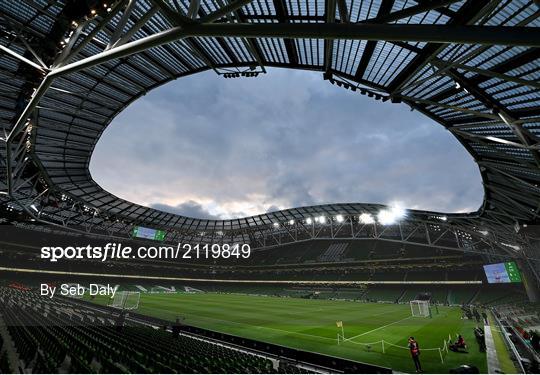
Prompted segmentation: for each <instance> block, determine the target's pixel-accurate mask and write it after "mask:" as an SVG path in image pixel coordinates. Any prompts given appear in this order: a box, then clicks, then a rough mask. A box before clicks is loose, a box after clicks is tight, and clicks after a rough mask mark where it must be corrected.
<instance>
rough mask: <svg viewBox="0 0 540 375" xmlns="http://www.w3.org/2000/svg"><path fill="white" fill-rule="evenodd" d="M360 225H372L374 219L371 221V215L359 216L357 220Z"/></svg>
mask: <svg viewBox="0 0 540 375" xmlns="http://www.w3.org/2000/svg"><path fill="white" fill-rule="evenodd" d="M358 219H359V220H360V222H361V223H362V224H373V223H375V219H373V216H371V214H367V213H364V214H362V215H360V217H359V218H358Z"/></svg>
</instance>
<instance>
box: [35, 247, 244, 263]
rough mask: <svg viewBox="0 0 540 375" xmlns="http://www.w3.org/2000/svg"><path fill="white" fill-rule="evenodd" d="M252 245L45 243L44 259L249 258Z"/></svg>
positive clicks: (43, 248)
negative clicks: (60, 244) (62, 245)
mask: <svg viewBox="0 0 540 375" xmlns="http://www.w3.org/2000/svg"><path fill="white" fill-rule="evenodd" d="M250 255H251V248H250V246H249V245H248V244H234V245H229V244H204V245H200V244H196V245H191V244H181V243H179V244H178V245H177V246H176V247H174V246H149V247H145V246H141V247H138V248H135V249H134V248H132V247H130V246H123V245H122V244H121V243H108V244H106V245H105V246H103V247H101V246H91V245H87V246H67V247H61V246H44V247H42V248H41V255H40V256H41V259H48V260H49V261H51V262H57V261H58V260H60V259H98V260H101V261H102V262H105V261H106V260H108V259H113V260H114V259H136V258H138V259H179V258H181V259H219V258H222V259H228V258H237V259H239V258H244V259H246V258H249V257H250Z"/></svg>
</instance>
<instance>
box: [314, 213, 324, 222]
mask: <svg viewBox="0 0 540 375" xmlns="http://www.w3.org/2000/svg"><path fill="white" fill-rule="evenodd" d="M315 222H316V223H319V224H325V223H326V217H324V216H322V215H321V216H317V217H316V218H315Z"/></svg>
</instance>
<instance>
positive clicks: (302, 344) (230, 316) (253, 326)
mask: <svg viewBox="0 0 540 375" xmlns="http://www.w3.org/2000/svg"><path fill="white" fill-rule="evenodd" d="M94 302H97V303H99V302H101V303H104V302H105V300H104V299H99V298H97V299H95V300H94ZM138 312H139V313H141V314H145V315H149V316H154V317H158V318H162V319H167V320H171V321H173V320H174V319H175V318H176V317H179V316H181V317H185V318H186V321H185V323H186V324H189V325H193V326H198V327H202V328H207V329H210V330H214V331H219V332H224V333H229V334H233V335H237V336H242V337H246V338H251V339H256V340H261V341H265V342H269V343H275V344H280V345H284V346H288V347H292V348H298V349H302V350H308V351H313V352H319V353H324V354H329V355H333V356H338V357H342V358H348V359H352V360H356V361H361V362H366V363H372V364H377V365H380V366H385V367H390V368H392V369H394V370H396V371H403V372H413V371H414V365H413V363H412V360H411V358H410V355H409V352H408V350H406V349H401V348H397V347H393V346H390V345H388V344H386V348H385V349H386V350H385V353H382V346H381V344H373V345H371V348H368V347H367V346H366V345H362V343H371V342H377V341H380V340H383V339H384V340H385V342H386V343H390V344H393V345H399V346H406V345H407V338H408V337H409V336H411V335H412V336H415V338H416V339H417V340H418V342H419V344H420V348H421V349H423V350H422V351H421V361H422V366H423V370H424V372H429V373H441V372H442V373H446V372H448V370H449V369H451V368H453V367H457V366H459V365H461V364H473V365H475V366H477V367H478V368H479V369H480V371H482V372H484V373H485V372H487V365H486V359H485V354H484V353H481V352H480V351H479V350H478V347H477V345H476V342H475V339H474V334H473V328H474V323H473V322H469V321H467V320H462V319H460V317H461V312H460V310H459V309H458V308H453V307H439V314H434V316H433V318H432V319H430V318H414V317H411V313H410V307H409V305H395V304H382V303H360V302H349V301H330V300H306V299H298V298H279V297H263V296H251V295H241V294H217V293H201V294H182V293H177V294H141V300H140V304H139V309H138ZM337 320H341V321H343V323H344V327H345V337H346V338H347V341H346V342H344V343H342V344H340V345H338V343H337V339H336V338H337V333H338V328H337V327H336V321H337ZM456 333H461V334H462V335H463V336H464V337H465V340H466V341H467V342H468V343H469V346H470V348H469V353H468V354H463V353H453V352H449V353H448V354H447V353H444V354H443V357H444V363H441V359H440V356H439V352H438V351H437V350H426V349H428V348H438V347H442V346H443V341H444V340H445V339H448V335H449V334H450V335H452V337H453V338H455V335H456Z"/></svg>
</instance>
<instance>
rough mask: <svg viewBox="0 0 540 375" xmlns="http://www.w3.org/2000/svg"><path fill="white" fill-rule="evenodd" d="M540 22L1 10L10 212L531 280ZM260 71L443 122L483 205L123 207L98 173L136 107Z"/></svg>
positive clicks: (388, 15) (376, 9)
mask: <svg viewBox="0 0 540 375" xmlns="http://www.w3.org/2000/svg"><path fill="white" fill-rule="evenodd" d="M539 17H540V7H539V5H538V3H537V2H533V1H524V0H513V1H488V0H460V1H456V0H435V1H431V2H427V1H417V2H415V1H403V0H367V1H360V2H358V1H354V0H353V1H349V0H326V1H325V2H317V1H311V0H309V1H301V2H290V1H285V0H237V1H230V2H224V1H217V0H216V1H214V0H208V1H197V0H192V1H191V2H188V1H184V0H170V1H167V0H116V1H105V0H95V1H90V0H88V1H68V0H66V1H52V2H51V1H29V0H21V1H4V2H2V3H1V4H0V51H1V54H0V67H1V68H0V87H1V88H2V90H1V93H0V120H1V124H2V128H3V134H2V139H1V142H0V153H1V157H0V170H1V172H0V202H1V209H2V210H3V212H2V215H3V216H5V217H6V218H8V220H9V221H11V222H17V223H19V224H21V225H24V226H27V227H32V226H35V225H38V224H39V223H46V224H52V225H54V226H56V227H59V228H67V229H70V230H74V231H80V232H84V233H89V234H94V235H96V236H113V237H118V238H129V237H130V235H131V233H132V232H133V229H134V228H135V227H137V226H143V227H148V228H155V229H160V230H164V231H165V233H166V241H167V242H171V243H172V242H181V243H249V244H250V245H251V246H252V248H268V247H273V246H280V245H284V244H288V243H295V242H302V241H306V240H310V239H380V240H384V241H390V242H400V243H404V244H412V245H415V246H416V245H418V246H427V247H432V248H433V247H436V248H442V249H450V250H456V249H457V250H460V251H463V252H470V253H476V254H481V255H483V256H485V257H486V258H487V259H488V260H493V261H495V260H498V259H517V260H518V261H519V263H520V265H521V267H522V268H523V269H526V270H528V271H527V274H528V277H530V278H531V281H533V280H534V281H533V282H532V284H534V283H536V284H538V283H539V282H540V276H539V271H538V270H539V269H540V249H539V246H538V236H537V234H535V232H536V233H538V231H537V230H536V225H537V224H538V222H539V212H540V187H539V186H538V184H539V182H540V142H539V138H540V90H539V89H540V84H539V83H538V81H539V80H540V49H539V48H538V47H539V46H540V28H539V27H540V20H539ZM267 67H281V68H291V69H305V70H312V71H318V72H321V78H323V79H324V80H325V81H326V82H328V83H332V84H335V85H338V86H340V87H342V88H344V89H349V90H353V91H355V92H356V93H358V95H367V96H369V97H371V98H373V99H375V100H378V101H391V102H394V103H404V104H405V105H408V106H410V107H411V108H412V109H414V110H417V111H419V112H421V113H423V114H425V115H426V116H427V117H429V118H430V119H432V120H433V122H434V126H439V125H442V126H444V127H445V128H446V129H447V130H449V131H450V132H451V133H452V134H453V135H454V136H455V137H456V138H457V139H458V140H459V142H460V143H461V144H462V145H463V147H465V149H466V150H467V151H468V152H469V153H470V154H471V155H472V157H473V158H474V160H475V162H476V163H477V164H478V167H479V169H480V172H481V176H482V179H483V185H484V190H485V195H484V201H483V204H482V206H481V207H480V208H479V210H478V211H476V212H471V213H467V214H455V213H440V212H426V211H418V210H408V211H407V215H406V217H404V218H402V219H401V220H400V221H398V222H397V223H392V224H387V225H383V224H381V223H380V222H379V221H377V220H376V218H377V215H378V213H379V212H380V211H381V210H385V209H388V208H387V207H385V206H382V205H379V204H361V203H351V204H330V205H321V206H312V207H299V208H293V209H288V210H283V211H278V212H272V213H266V214H261V215H258V216H253V217H245V218H239V219H233V220H202V219H199V218H190V217H183V216H179V215H174V214H170V213H166V212H162V211H159V210H155V209H152V208H148V207H143V206H140V205H137V204H134V203H131V202H128V201H125V200H123V199H120V198H118V197H116V196H114V195H113V194H111V193H109V192H107V191H105V190H104V189H102V188H101V187H100V186H99V185H98V184H97V183H96V182H95V181H93V179H92V177H91V175H90V172H89V169H88V167H89V163H90V158H91V156H92V152H93V150H94V147H95V145H96V143H97V141H98V140H99V138H100V136H101V134H102V133H103V131H104V130H105V128H106V127H107V126H108V125H109V123H110V122H111V121H112V120H113V119H114V117H115V116H116V115H117V114H118V113H120V111H122V110H123V109H124V108H126V107H127V106H128V105H129V104H130V103H131V102H133V101H134V100H136V99H138V98H139V97H141V96H143V95H145V94H146V93H147V92H148V91H150V90H152V89H154V88H156V87H159V86H161V85H162V84H165V83H167V82H169V81H171V80H174V79H177V78H181V77H184V76H187V75H191V74H195V73H199V72H203V71H207V70H213V71H214V72H215V73H216V74H218V75H221V76H223V77H224V78H238V77H246V78H250V77H256V76H257V75H259V74H264V73H265V72H266V68H267ZM321 84H322V82H321ZM441 167H444V166H441ZM426 173H429V171H426ZM362 215H364V216H362ZM366 215H367V216H366ZM362 217H364V219H362ZM366 217H369V218H372V219H373V220H371V219H370V220H366V219H365V218H366Z"/></svg>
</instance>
